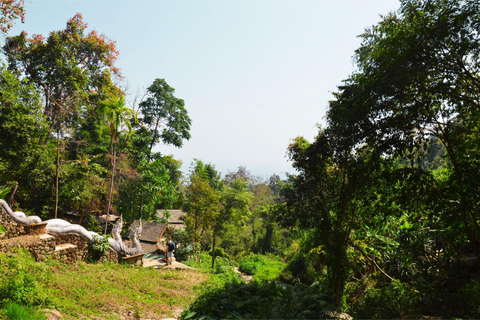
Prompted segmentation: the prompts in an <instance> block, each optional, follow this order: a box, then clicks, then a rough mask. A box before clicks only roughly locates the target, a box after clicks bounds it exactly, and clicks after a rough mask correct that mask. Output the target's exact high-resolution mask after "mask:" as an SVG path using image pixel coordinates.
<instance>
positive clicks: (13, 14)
mask: <svg viewBox="0 0 480 320" xmlns="http://www.w3.org/2000/svg"><path fill="white" fill-rule="evenodd" d="M23 5H24V0H3V1H2V3H1V4H0V31H1V32H3V33H6V32H7V31H8V30H10V28H12V27H13V21H14V20H16V19H18V18H20V19H21V21H22V23H23V22H24V21H25V8H24V7H23Z"/></svg>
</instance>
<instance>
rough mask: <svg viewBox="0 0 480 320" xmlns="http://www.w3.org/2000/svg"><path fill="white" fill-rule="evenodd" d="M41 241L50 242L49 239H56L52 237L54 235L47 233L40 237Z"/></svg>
mask: <svg viewBox="0 0 480 320" xmlns="http://www.w3.org/2000/svg"><path fill="white" fill-rule="evenodd" d="M40 239H42V240H48V239H55V237H54V236H52V235H49V234H48V233H45V234H42V235H40Z"/></svg>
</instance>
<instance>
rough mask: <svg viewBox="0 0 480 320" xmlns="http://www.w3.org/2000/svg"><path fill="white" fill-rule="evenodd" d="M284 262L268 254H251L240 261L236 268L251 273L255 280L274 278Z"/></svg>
mask: <svg viewBox="0 0 480 320" xmlns="http://www.w3.org/2000/svg"><path fill="white" fill-rule="evenodd" d="M284 267H285V264H284V263H283V262H281V261H278V260H275V259H273V258H270V257H268V256H264V255H260V254H252V255H249V256H247V257H245V258H244V259H243V260H242V261H240V264H239V267H238V269H239V270H240V271H242V272H245V273H246V274H249V275H253V276H254V277H253V278H254V279H255V280H256V281H263V280H276V279H277V278H278V276H279V275H280V273H281V272H282V271H283V268H284Z"/></svg>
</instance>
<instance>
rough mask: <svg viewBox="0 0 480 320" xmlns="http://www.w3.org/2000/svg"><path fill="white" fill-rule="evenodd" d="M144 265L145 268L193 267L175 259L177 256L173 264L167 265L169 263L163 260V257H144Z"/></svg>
mask: <svg viewBox="0 0 480 320" xmlns="http://www.w3.org/2000/svg"><path fill="white" fill-rule="evenodd" d="M143 266H144V267H145V268H148V267H153V268H155V269H160V268H165V269H175V270H176V269H193V268H191V267H189V266H187V265H185V264H183V263H181V262H177V261H175V258H174V260H173V262H172V264H171V265H167V263H166V262H165V261H164V260H163V257H158V256H155V257H152V258H144V259H143Z"/></svg>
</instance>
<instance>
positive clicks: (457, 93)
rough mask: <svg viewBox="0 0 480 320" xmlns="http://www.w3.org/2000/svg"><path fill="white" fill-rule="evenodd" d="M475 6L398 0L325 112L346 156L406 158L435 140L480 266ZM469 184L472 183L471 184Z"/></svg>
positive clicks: (479, 68)
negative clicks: (366, 152)
mask: <svg viewBox="0 0 480 320" xmlns="http://www.w3.org/2000/svg"><path fill="white" fill-rule="evenodd" d="M478 19H480V5H479V4H478V2H477V1H468V0H466V1H452V0H443V1H435V2H433V1H413V0H412V1H407V0H406V1H402V5H401V8H400V10H399V15H396V14H390V15H388V16H386V17H385V18H384V19H383V21H381V22H380V23H379V24H378V25H376V26H374V27H372V28H371V29H369V30H367V31H366V32H365V33H364V34H363V35H362V38H363V42H362V45H361V47H360V48H359V49H358V50H357V52H356V57H357V61H358V66H359V72H358V73H356V74H354V75H352V76H351V77H350V78H349V79H348V80H347V81H346V83H345V85H344V86H342V87H341V88H340V89H341V91H340V93H339V94H338V95H337V96H336V100H335V101H333V102H332V103H331V105H330V109H329V111H328V121H329V126H330V127H331V128H332V129H333V130H336V131H337V132H339V134H338V137H340V138H339V140H338V144H339V146H341V147H342V148H343V149H344V150H348V149H349V148H355V147H358V146H361V145H362V144H363V143H367V144H368V145H369V146H371V147H372V151H373V152H375V153H377V154H389V155H400V156H407V155H408V156H409V157H410V159H411V160H413V156H414V155H415V152H417V153H418V151H419V150H427V149H428V148H427V147H428V144H430V141H431V140H432V138H434V139H438V140H439V141H440V142H441V143H442V144H443V146H444V147H445V150H446V155H447V156H448V159H449V163H450V164H451V179H450V183H451V187H452V191H454V190H455V191H454V192H451V193H449V194H448V196H449V197H451V199H450V202H449V204H448V207H450V208H449V210H448V211H451V212H457V213H458V218H459V219H460V220H461V221H462V222H463V228H464V229H465V233H466V235H467V237H468V238H469V241H470V243H471V245H472V248H473V250H474V252H475V254H476V256H477V260H478V261H479V262H480V249H479V245H480V243H479V239H480V227H479V225H478V222H477V221H478V215H477V214H475V212H478V211H477V210H476V209H474V208H475V206H476V205H475V203H478V200H479V197H478V195H477V192H472V191H473V190H476V189H477V188H478V184H477V183H476V182H473V181H478V180H475V179H472V178H471V176H470V175H471V172H477V171H478V166H477V165H476V163H477V159H479V157H478V152H477V151H476V147H474V145H475V144H477V143H478V141H480V140H479V138H480V136H479V135H478V130H477V128H478V119H479V108H478V99H479V96H478V92H479V88H480V81H479V79H478V76H477V75H478V74H479V73H480V64H479V61H480V36H479V34H478V32H477V31H476V30H478V23H477V21H478ZM472 182H473V183H472Z"/></svg>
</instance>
